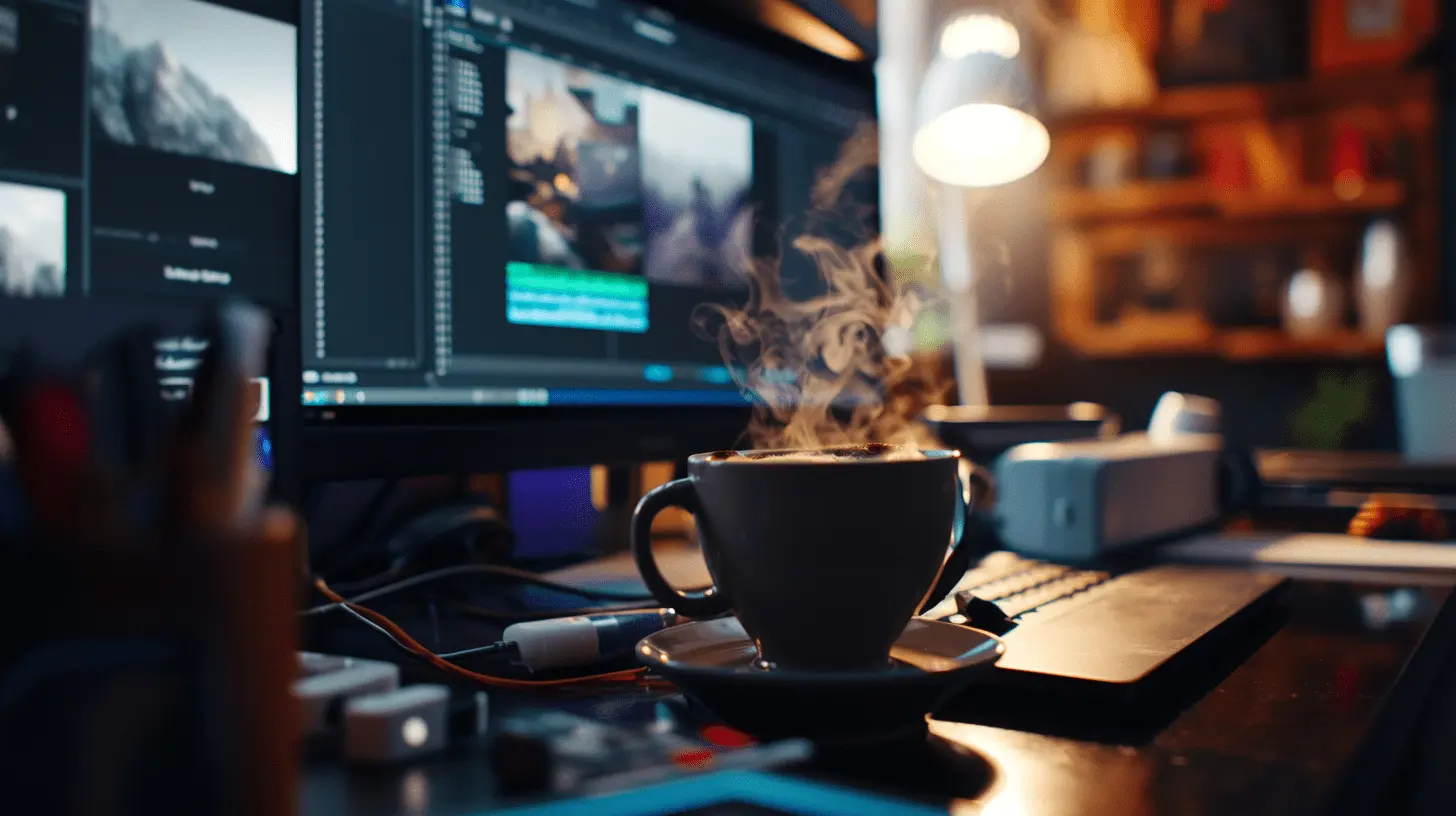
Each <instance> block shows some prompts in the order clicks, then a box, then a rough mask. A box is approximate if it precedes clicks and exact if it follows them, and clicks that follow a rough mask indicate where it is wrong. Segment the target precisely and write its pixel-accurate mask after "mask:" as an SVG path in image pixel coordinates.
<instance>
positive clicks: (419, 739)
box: [399, 717, 430, 748]
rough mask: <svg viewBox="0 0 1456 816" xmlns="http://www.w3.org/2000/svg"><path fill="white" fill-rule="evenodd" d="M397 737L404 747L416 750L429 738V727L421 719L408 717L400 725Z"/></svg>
mask: <svg viewBox="0 0 1456 816" xmlns="http://www.w3.org/2000/svg"><path fill="white" fill-rule="evenodd" d="M399 736H400V739H402V740H404V744H405V745H408V746H409V747H411V748H418V747H420V746H421V745H424V744H425V742H426V741H427V740H428V739H429V738H430V726H429V725H428V724H427V723H426V722H425V721H424V719H423V718H421V717H410V718H409V719H407V720H405V721H404V723H403V724H401V725H400V727H399Z"/></svg>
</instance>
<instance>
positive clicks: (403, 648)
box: [339, 604, 424, 660]
mask: <svg viewBox="0 0 1456 816" xmlns="http://www.w3.org/2000/svg"><path fill="white" fill-rule="evenodd" d="M339 606H340V608H342V609H343V610H344V611H345V612H348V613H349V614H350V615H353V616H354V617H355V619H357V620H358V621H359V622H361V623H363V624H364V625H365V626H368V627H369V628H370V629H373V630H374V631H376V632H378V633H379V634H381V635H384V636H385V637H386V638H388V639H389V642H390V643H393V644H394V647H395V648H396V649H398V650H400V651H401V652H404V653H405V654H407V655H409V656H410V657H411V658H413V659H414V660H423V659H424V658H422V657H421V656H420V653H419V652H416V651H415V650H414V649H411V648H410V647H408V646H406V645H405V644H404V642H403V641H401V640H400V639H399V638H397V637H395V636H394V634H393V633H391V632H390V631H389V630H388V629H385V628H384V627H383V626H380V625H379V624H377V623H375V622H374V621H372V620H369V618H367V617H365V616H364V615H362V614H360V613H359V612H358V611H357V610H355V609H354V607H352V606H346V605H344V604H340V605H339Z"/></svg>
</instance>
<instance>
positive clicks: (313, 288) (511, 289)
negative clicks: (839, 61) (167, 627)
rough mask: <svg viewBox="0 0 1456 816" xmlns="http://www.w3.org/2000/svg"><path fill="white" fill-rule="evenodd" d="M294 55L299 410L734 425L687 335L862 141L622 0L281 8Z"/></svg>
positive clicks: (734, 395) (774, 67)
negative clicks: (557, 411) (690, 416)
mask: <svg viewBox="0 0 1456 816" xmlns="http://www.w3.org/2000/svg"><path fill="white" fill-rule="evenodd" d="M302 36H303V39H304V48H303V49H302V52H303V58H304V60H305V61H306V62H307V64H306V65H305V69H304V80H303V82H302V85H301V95H302V96H301V98H302V103H303V106H302V109H303V110H304V111H305V114H304V116H305V128H304V140H305V148H304V150H303V151H302V153H301V156H302V165H303V166H302V167H301V168H300V178H301V181H302V189H303V212H302V217H303V225H304V227H303V247H302V249H303V253H304V274H303V287H302V298H301V300H300V313H301V315H302V322H303V325H304V336H303V356H304V373H303V376H304V385H303V389H304V392H303V400H304V403H305V404H306V405H313V406H339V405H348V406H355V405H396V406H450V405H454V406H468V405H544V404H552V405H581V404H597V405H629V404H685V405H686V404H741V403H742V401H743V397H742V396H741V395H740V394H739V393H738V391H737V389H736V388H735V386H734V385H733V384H732V381H731V378H730V376H729V372H728V370H727V369H726V368H725V367H724V366H723V364H722V361H721V359H720V358H719V357H718V353H717V350H716V348H715V346H714V344H713V343H711V342H708V341H706V340H703V339H701V338H699V337H698V336H696V335H695V334H694V332H693V330H692V327H691V317H692V314H693V312H694V310H695V308H696V307H697V306H699V305H700V304H703V303H705V302H710V301H724V302H738V303H741V302H742V301H743V298H744V296H745V294H746V292H747V269H748V264H749V259H750V257H751V256H755V255H761V254H764V253H766V252H771V251H774V246H775V243H776V240H777V239H776V238H774V237H767V238H765V235H768V236H773V235H775V234H776V233H777V230H778V227H777V225H781V224H785V223H787V222H788V220H789V218H790V217H791V216H793V215H794V214H795V213H802V212H804V211H805V210H806V209H807V207H808V204H809V195H810V189H811V187H812V185H813V182H814V179H815V176H816V174H817V172H818V171H819V169H820V168H823V167H825V166H827V165H828V164H830V163H831V162H832V161H833V160H834V158H835V155H836V153H837V151H838V149H839V146H840V145H841V143H842V142H843V141H844V139H845V138H846V137H847V136H849V135H850V134H851V133H852V132H853V131H854V129H855V127H856V126H857V125H858V124H860V123H861V122H862V121H864V120H865V119H867V118H869V117H871V116H872V106H873V95H872V91H871V89H869V88H867V87H862V86H856V85H854V84H851V83H849V82H845V81H842V80H835V79H833V78H831V77H826V76H824V75H821V74H820V73H818V72H815V71H811V70H809V69H808V68H806V67H805V66H803V65H801V64H800V63H798V62H797V61H791V60H788V59H784V58H781V57H779V56H778V55H777V54H770V53H767V50H766V49H761V48H750V47H748V46H747V45H744V44H743V43H741V42H738V41H736V40H730V39H729V38H727V37H724V36H715V35H713V34H710V33H708V32H707V31H705V30H704V29H701V28H698V27H695V26H693V25H690V24H688V23H685V22H683V21H680V20H677V19H674V18H673V17H672V16H670V15H668V14H666V13H663V12H662V11H661V10H659V9H655V8H651V7H646V6H639V5H635V4H631V3H627V2H623V0H536V1H535V2H525V1H524V0H521V1H520V2H508V1H507V0H424V4H423V6H422V5H421V3H420V2H413V3H410V2H397V0H328V1H327V2H325V1H324V0H306V3H305V7H304V9H303V20H302ZM763 224H769V225H771V226H773V228H772V229H769V230H763V229H761V228H760V227H761V225H763ZM765 241H766V242H767V245H765Z"/></svg>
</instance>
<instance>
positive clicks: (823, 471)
mask: <svg viewBox="0 0 1456 816" xmlns="http://www.w3.org/2000/svg"><path fill="white" fill-rule="evenodd" d="M958 457H959V455H958V454H957V453H955V452H953V451H917V450H914V449H908V448H900V447H896V446H890V445H871V446H855V447H842V448H830V449H825V450H814V451H752V452H736V451H724V452H718V453H704V454H698V455H696V456H693V457H691V458H690V459H689V460H688V473H689V477H688V478H686V479H680V480H678V481H675V482H670V483H668V484H666V485H663V486H662V487H660V488H658V489H656V490H654V491H652V492H650V493H648V494H647V495H646V496H644V497H643V498H642V502H641V503H640V504H639V505H638V506H637V512H636V514H635V516H634V517H633V520H632V550H633V555H634V556H635V558H636V561H637V567H638V569H639V570H640V571H641V573H642V578H643V580H644V581H645V582H646V584H647V586H648V587H649V588H650V589H651V590H652V593H653V596H654V597H655V598H656V599H657V601H658V602H659V603H661V604H663V605H664V606H669V607H673V608H675V609H676V610H677V611H678V612H679V613H681V614H683V615H686V616H688V617H697V618H702V617H711V616H714V615H719V614H722V613H725V612H729V611H731V612H733V613H734V614H735V615H737V616H738V618H739V620H740V621H742V623H743V628H744V630H745V631H746V632H747V633H748V634H749V636H750V637H752V638H753V639H754V642H755V643H756V644H757V646H758V649H759V655H760V657H761V659H762V660H763V662H764V664H765V665H766V667H776V668H782V669H795V670H815V671H836V670H865V669H879V668H884V667H885V666H887V665H888V664H889V654H890V648H891V647H892V646H893V645H894V643H895V639H896V638H898V637H899V636H900V633H901V632H902V631H904V629H905V625H906V624H907V623H908V622H909V621H910V618H911V617H912V616H913V615H914V614H915V612H916V610H917V609H919V608H920V606H921V604H922V603H923V602H924V601H925V598H926V595H927V594H928V593H929V592H930V590H931V587H932V586H933V585H934V584H935V583H936V578H937V576H938V575H939V574H940V569H941V566H942V565H943V564H944V562H945V558H946V553H947V550H948V548H949V547H950V546H951V545H952V537H953V535H954V534H958V531H959V530H960V523H959V522H960V520H961V513H962V511H963V508H962V504H961V501H960V496H959V492H958V491H959V488H958V483H957V478H956V474H957V462H958ZM668 506H678V507H683V508H685V509H687V510H689V511H690V512H692V513H693V515H694V516H695V517H696V519H697V525H698V534H699V538H700V539H701V542H702V547H703V555H704V557H705V560H706V561H707V564H708V570H709V572H710V573H711V574H712V576H713V582H714V585H713V587H712V588H711V589H709V590H707V591H705V592H698V593H683V592H680V591H678V590H676V589H674V588H673V587H671V586H669V585H668V583H667V582H666V581H665V580H664V579H663V578H662V574H661V572H659V571H658V569H657V565H656V563H655V562H654V561H653V560H652V550H651V541H652V537H651V529H652V519H653V517H654V516H656V515H657V513H658V512H659V511H660V510H662V509H663V508H664V507H668Z"/></svg>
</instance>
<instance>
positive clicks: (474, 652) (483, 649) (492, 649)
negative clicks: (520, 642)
mask: <svg viewBox="0 0 1456 816" xmlns="http://www.w3.org/2000/svg"><path fill="white" fill-rule="evenodd" d="M515 649H516V644H514V643H512V642H511V641H509V640H498V641H496V642H495V643H492V644H490V645H488V646H476V647H475V648H474V649H461V650H460V651H458V652H444V653H442V654H440V655H437V657H439V658H440V659H441V660H456V659H459V658H462V657H478V656H480V655H490V654H500V653H501V652H511V651H515Z"/></svg>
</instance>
